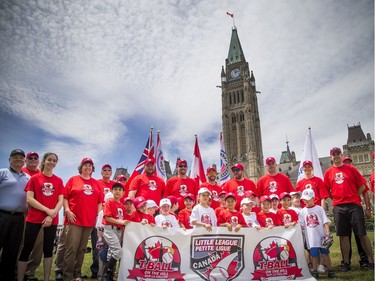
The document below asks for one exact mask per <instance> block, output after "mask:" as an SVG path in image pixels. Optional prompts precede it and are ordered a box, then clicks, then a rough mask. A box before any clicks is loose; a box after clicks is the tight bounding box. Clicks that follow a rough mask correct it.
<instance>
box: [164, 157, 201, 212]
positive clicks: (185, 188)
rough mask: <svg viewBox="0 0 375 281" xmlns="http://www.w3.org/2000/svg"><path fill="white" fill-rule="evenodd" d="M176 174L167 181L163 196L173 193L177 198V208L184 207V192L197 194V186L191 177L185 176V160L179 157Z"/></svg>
mask: <svg viewBox="0 0 375 281" xmlns="http://www.w3.org/2000/svg"><path fill="white" fill-rule="evenodd" d="M177 172H178V174H177V176H174V177H172V178H170V179H169V180H168V181H167V185H166V189H165V193H164V197H168V196H170V195H173V196H175V197H176V198H177V200H178V206H179V207H178V209H179V210H182V209H184V208H185V204H184V197H185V195H186V194H188V193H191V194H193V195H194V196H197V194H198V186H197V184H196V182H195V180H193V179H192V178H189V177H188V176H187V174H186V173H187V162H186V160H183V159H180V160H178V162H177Z"/></svg>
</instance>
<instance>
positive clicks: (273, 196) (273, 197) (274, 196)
mask: <svg viewBox="0 0 375 281" xmlns="http://www.w3.org/2000/svg"><path fill="white" fill-rule="evenodd" d="M270 198H271V200H272V199H275V198H276V199H277V200H280V198H279V196H278V195H277V194H274V193H273V194H271V195H270Z"/></svg>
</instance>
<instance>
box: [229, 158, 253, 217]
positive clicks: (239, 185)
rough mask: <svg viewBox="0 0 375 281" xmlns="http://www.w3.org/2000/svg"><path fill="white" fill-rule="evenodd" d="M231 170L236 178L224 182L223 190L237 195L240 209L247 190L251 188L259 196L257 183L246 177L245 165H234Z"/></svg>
mask: <svg viewBox="0 0 375 281" xmlns="http://www.w3.org/2000/svg"><path fill="white" fill-rule="evenodd" d="M231 170H232V172H233V175H234V178H233V179H231V180H229V181H227V182H226V183H225V184H224V186H223V190H224V191H225V192H227V193H229V192H231V193H234V194H235V195H236V210H237V211H239V210H240V207H241V200H242V199H243V198H244V196H245V192H246V191H248V190H250V191H252V192H254V193H255V195H256V196H257V197H258V191H257V188H256V185H255V183H254V182H253V181H252V180H250V179H248V178H245V176H244V166H243V165H242V164H241V163H237V164H235V165H234V166H232V168H231Z"/></svg>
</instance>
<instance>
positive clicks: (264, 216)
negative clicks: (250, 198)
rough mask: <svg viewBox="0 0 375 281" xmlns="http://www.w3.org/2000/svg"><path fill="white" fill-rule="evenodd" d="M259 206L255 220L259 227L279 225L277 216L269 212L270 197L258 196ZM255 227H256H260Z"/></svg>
mask: <svg viewBox="0 0 375 281" xmlns="http://www.w3.org/2000/svg"><path fill="white" fill-rule="evenodd" d="M259 202H260V208H261V211H260V212H259V213H258V214H257V220H258V222H259V225H260V228H269V229H271V228H273V227H274V226H279V225H281V222H280V219H279V217H278V216H277V215H276V214H274V213H272V212H270V208H271V198H270V197H268V196H267V195H264V196H262V197H260V200H259ZM260 228H257V229H260Z"/></svg>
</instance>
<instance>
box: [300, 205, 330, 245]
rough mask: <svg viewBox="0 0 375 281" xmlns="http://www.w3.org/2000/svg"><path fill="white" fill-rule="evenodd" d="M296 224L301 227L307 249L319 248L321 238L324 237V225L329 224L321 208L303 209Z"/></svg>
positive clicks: (316, 206)
mask: <svg viewBox="0 0 375 281" xmlns="http://www.w3.org/2000/svg"><path fill="white" fill-rule="evenodd" d="M298 222H299V224H300V225H301V227H302V231H303V234H304V236H305V239H306V245H307V248H308V249H310V248H320V247H321V244H322V237H324V236H325V235H326V231H325V228H324V224H326V223H331V221H330V219H329V218H328V217H327V215H326V212H325V211H324V209H323V208H322V207H321V206H318V205H315V206H313V207H310V208H308V207H305V208H303V209H302V210H301V212H300V213H299V215H298Z"/></svg>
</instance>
